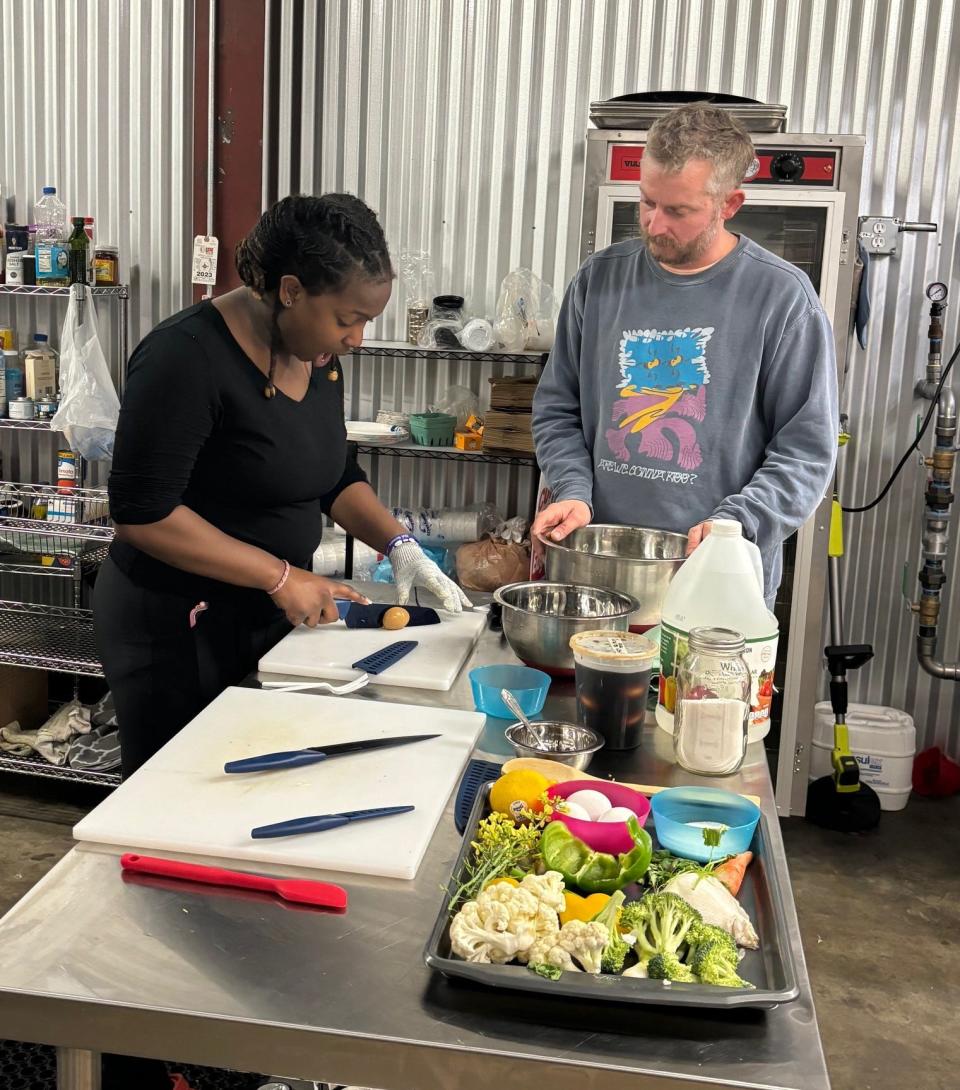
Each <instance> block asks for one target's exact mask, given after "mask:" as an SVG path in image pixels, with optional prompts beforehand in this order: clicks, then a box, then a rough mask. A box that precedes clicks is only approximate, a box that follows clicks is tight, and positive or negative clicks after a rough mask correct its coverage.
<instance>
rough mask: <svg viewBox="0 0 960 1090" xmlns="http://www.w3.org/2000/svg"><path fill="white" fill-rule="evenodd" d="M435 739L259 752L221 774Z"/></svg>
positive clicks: (360, 741)
mask: <svg viewBox="0 0 960 1090" xmlns="http://www.w3.org/2000/svg"><path fill="white" fill-rule="evenodd" d="M439 737H440V735H439V734H401V735H397V736H395V737H392V738H360V739H357V740H356V741H353V742H334V743H333V745H329V746H306V747H304V748H303V749H289V750H283V751H280V752H277V753H262V754H260V755H259V756H256V757H243V758H241V759H240V760H236V761H227V763H226V764H225V765H224V766H223V771H224V772H227V773H238V772H268V771H270V770H271V769H277V768H300V767H302V766H303V765H312V764H317V762H319V761H325V760H327V758H329V757H344V756H347V755H348V754H351V753H366V752H367V751H373V750H377V749H389V748H390V747H392V746H406V745H409V744H410V743H411V742H426V741H429V739H431V738H439Z"/></svg>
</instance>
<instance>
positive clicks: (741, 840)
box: [650, 787, 760, 863]
mask: <svg viewBox="0 0 960 1090" xmlns="http://www.w3.org/2000/svg"><path fill="white" fill-rule="evenodd" d="M650 811H651V814H652V815H653V822H654V825H655V826H656V830H657V840H658V841H659V842H660V845H661V847H663V848H667V849H668V850H669V851H671V852H673V854H674V855H680V856H683V858H684V859H696V860H697V861H698V862H699V863H706V862H707V861H708V860H709V859H710V856H711V851H712V853H713V858H714V859H722V858H723V857H724V856H725V855H737V854H738V853H739V852H745V851H747V850H748V849H749V848H750V844H751V843H752V841H753V833H754V830H755V829H756V827H757V822H758V821H759V820H760V807H759V806H756V805H755V804H754V803H752V802H751V801H750V800H749V799H745V798H744V797H743V796H742V795H736V794H734V793H733V792H732V791H724V790H722V789H721V788H719V787H670V788H668V789H667V790H666V791H658V792H657V794H655V795H654V796H653V797H652V798H651V800H650ZM692 821H709V822H715V823H716V824H718V825H726V826H727V829H726V832H724V834H723V835H722V836H721V837H720V844H719V845H718V846H717V847H716V848H713V849H710V848H708V847H707V845H706V844H704V842H703V829H702V828H701V827H698V826H694V825H691V824H690V822H692Z"/></svg>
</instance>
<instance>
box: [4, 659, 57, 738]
mask: <svg viewBox="0 0 960 1090" xmlns="http://www.w3.org/2000/svg"><path fill="white" fill-rule="evenodd" d="M49 717H50V711H49V708H48V706H47V672H46V670H29V669H27V668H26V667H23V666H0V727H5V726H6V725H7V724H8V723H12V722H13V721H14V720H16V721H17V722H18V723H19V724H20V727H21V729H22V730H36V729H37V727H42V726H43V724H44V723H45V722H46V721H47V719H48V718H49Z"/></svg>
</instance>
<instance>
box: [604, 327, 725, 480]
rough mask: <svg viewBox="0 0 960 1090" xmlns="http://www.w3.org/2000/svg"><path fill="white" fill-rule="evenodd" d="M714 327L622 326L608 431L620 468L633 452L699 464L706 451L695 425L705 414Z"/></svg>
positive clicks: (685, 464)
mask: <svg viewBox="0 0 960 1090" xmlns="http://www.w3.org/2000/svg"><path fill="white" fill-rule="evenodd" d="M713 332H714V331H713V327H711V326H708V327H705V328H697V329H689V328H688V329H670V330H661V329H632V330H625V331H624V334H623V338H622V340H621V341H620V361H619V365H620V376H621V381H620V382H619V383H618V384H617V390H618V392H619V393H618V395H617V398H616V400H615V401H614V405H613V413H612V416H613V419H612V421H611V423H612V425H613V426H612V427H611V428H609V429H608V430H607V433H606V439H607V445H608V446H609V448H610V453H611V454H612V456H613V458H614V459H615V460H616V462H618V463H620V466H621V467H622V468H620V469H619V470H618V471H619V472H623V469H625V468H626V466H627V465H628V464H629V463H630V460H631V456H632V455H642V456H644V457H645V458H651V459H653V460H655V461H658V462H665V463H671V464H674V465H676V466H677V467H679V469H681V470H686V471H688V472H689V471H692V470H696V469H698V468H699V467H700V465H701V463H702V462H703V452H702V451H701V449H700V443H699V441H698V438H697V429H696V426H695V425H696V424H698V423H702V422H703V420H704V419H705V418H706V414H707V390H706V387H707V384H708V383H709V382H710V372H709V370H708V369H707V359H706V347H707V343H708V342H709V340H710V338H711V337H712V336H713ZM605 462H606V459H601V463H600V468H602V469H607V468H608V464H604V463H605ZM609 468H610V469H614V467H613V466H612V465H610V466H609ZM615 471H616V470H615ZM658 475H659V474H658Z"/></svg>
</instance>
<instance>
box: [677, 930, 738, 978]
mask: <svg viewBox="0 0 960 1090" xmlns="http://www.w3.org/2000/svg"><path fill="white" fill-rule="evenodd" d="M687 942H688V943H689V944H690V950H689V952H688V955H687V961H688V962H689V963H690V966H691V968H692V969H693V971H694V972H695V973H696V972H699V970H698V968H697V965H698V963H699V960H700V959H702V958H703V957H704V956H705V955H706V952H707V950H708V949H709V948H710V947H711V946H714V947H717V948H718V949H719V950H720V951H722V952H723V953H724V955H725V956H726V957H727V958H728V959H729V960H730V963H731V964H732V965H733V967H734V969H736V967H737V964H738V962H739V960H740V952H739V950H738V949H737V944H736V943H735V942H734V941H733V939H732V938H731V937H730V935H729V934H728V932H726V931H724V929H723V928H722V927H717V926H716V924H710V923H701V924H697V926H696V927H692V928H691V929H690V930H689V932H688V933H687Z"/></svg>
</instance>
